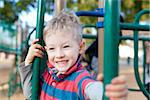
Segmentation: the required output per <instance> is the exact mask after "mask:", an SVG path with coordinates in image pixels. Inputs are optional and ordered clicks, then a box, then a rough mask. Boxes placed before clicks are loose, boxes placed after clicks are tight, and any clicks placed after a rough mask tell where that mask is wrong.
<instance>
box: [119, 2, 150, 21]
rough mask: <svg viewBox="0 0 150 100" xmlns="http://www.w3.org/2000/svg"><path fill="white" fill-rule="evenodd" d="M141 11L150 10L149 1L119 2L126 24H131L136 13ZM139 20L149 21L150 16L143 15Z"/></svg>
mask: <svg viewBox="0 0 150 100" xmlns="http://www.w3.org/2000/svg"><path fill="white" fill-rule="evenodd" d="M142 9H150V1H149V0H121V11H122V12H123V13H124V18H125V21H127V22H133V19H134V16H135V15H136V13H138V12H139V11H140V10H142ZM141 20H150V15H148V14H147V15H143V16H142V19H141Z"/></svg>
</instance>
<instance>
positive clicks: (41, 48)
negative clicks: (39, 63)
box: [33, 44, 45, 51]
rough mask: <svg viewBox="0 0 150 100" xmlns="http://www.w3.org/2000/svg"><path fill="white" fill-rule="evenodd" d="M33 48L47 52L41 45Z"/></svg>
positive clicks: (35, 45)
mask: <svg viewBox="0 0 150 100" xmlns="http://www.w3.org/2000/svg"><path fill="white" fill-rule="evenodd" d="M33 48H35V49H40V50H43V51H44V50H45V49H44V48H43V46H41V45H40V44H34V45H33Z"/></svg>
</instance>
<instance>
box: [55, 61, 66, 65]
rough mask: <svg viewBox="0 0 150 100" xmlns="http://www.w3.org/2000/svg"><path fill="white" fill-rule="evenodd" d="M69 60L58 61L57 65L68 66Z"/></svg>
mask: <svg viewBox="0 0 150 100" xmlns="http://www.w3.org/2000/svg"><path fill="white" fill-rule="evenodd" d="M67 62H68V60H61V61H56V64H58V65H64V64H67Z"/></svg>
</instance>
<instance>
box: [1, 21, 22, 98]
mask: <svg viewBox="0 0 150 100" xmlns="http://www.w3.org/2000/svg"><path fill="white" fill-rule="evenodd" d="M0 26H1V32H2V33H3V34H7V33H9V35H12V36H13V35H14V37H15V38H14V39H15V41H16V42H15V43H13V42H12V41H14V40H13V39H11V42H10V43H6V44H3V42H2V43H1V45H0V51H1V52H5V53H7V54H14V55H15V63H14V65H13V67H12V68H11V69H10V73H9V80H8V82H6V83H2V84H0V86H1V87H3V86H4V85H8V92H7V96H8V97H10V96H12V95H13V94H14V93H15V90H16V88H17V87H18V86H19V87H21V86H20V82H19V83H18V81H17V69H16V68H17V66H18V64H19V62H18V61H19V56H20V55H21V51H20V48H18V42H17V34H16V33H17V29H16V27H15V25H13V24H10V23H6V22H4V21H1V22H0ZM2 37H4V36H3V35H2ZM5 38H8V37H5ZM2 41H3V38H2ZM5 42H6V40H5Z"/></svg>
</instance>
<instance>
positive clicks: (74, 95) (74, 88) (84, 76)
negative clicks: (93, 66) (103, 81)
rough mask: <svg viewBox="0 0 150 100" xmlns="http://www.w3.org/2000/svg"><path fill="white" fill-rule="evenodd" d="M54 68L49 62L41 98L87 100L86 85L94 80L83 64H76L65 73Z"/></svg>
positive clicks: (44, 75) (45, 99)
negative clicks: (56, 72)
mask: <svg viewBox="0 0 150 100" xmlns="http://www.w3.org/2000/svg"><path fill="white" fill-rule="evenodd" d="M53 69H54V68H52V66H51V65H50V64H48V70H46V71H45V72H44V74H43V79H44V80H43V84H42V91H41V95H40V99H41V100H85V99H86V95H85V87H86V85H87V84H88V83H90V82H94V80H93V79H92V78H91V76H90V74H89V73H88V72H87V71H86V70H84V69H82V66H81V65H79V66H78V65H77V64H76V65H74V66H73V67H71V68H70V69H69V70H68V71H67V72H66V73H65V74H62V75H58V76H56V74H55V73H54V70H53Z"/></svg>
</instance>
